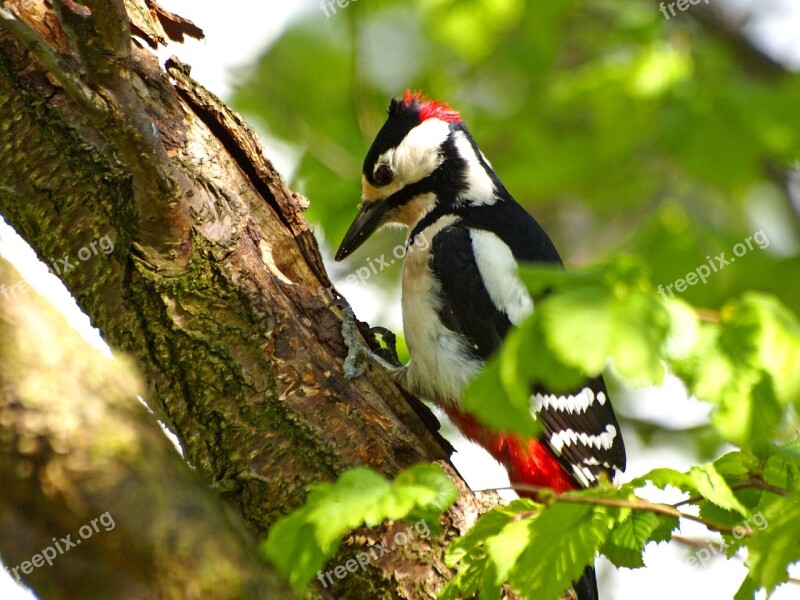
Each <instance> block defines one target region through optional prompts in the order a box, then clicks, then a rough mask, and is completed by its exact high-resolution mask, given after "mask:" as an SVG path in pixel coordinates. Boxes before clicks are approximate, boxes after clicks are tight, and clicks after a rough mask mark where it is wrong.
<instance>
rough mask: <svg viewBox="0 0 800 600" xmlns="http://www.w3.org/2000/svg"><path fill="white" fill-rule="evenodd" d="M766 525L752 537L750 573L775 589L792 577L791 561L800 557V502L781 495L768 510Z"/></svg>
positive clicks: (749, 562) (749, 548) (751, 576)
mask: <svg viewBox="0 0 800 600" xmlns="http://www.w3.org/2000/svg"><path fill="white" fill-rule="evenodd" d="M763 513H764V520H765V527H764V530H763V531H758V532H756V533H754V534H753V535H752V537H750V538H748V541H747V550H748V557H747V560H746V561H745V564H746V565H747V566H748V568H749V577H750V578H751V579H752V580H753V582H754V583H755V584H757V585H759V586H760V587H763V588H765V589H766V590H767V592H768V593H769V592H771V591H772V590H773V589H775V587H777V586H778V585H779V584H781V583H783V582H784V581H786V580H787V578H788V577H789V573H788V570H787V569H788V567H789V565H791V564H793V563H795V562H797V561H798V560H800V535H798V532H800V503H798V502H796V501H795V500H792V499H790V498H780V499H779V500H777V501H775V502H773V503H772V504H771V505H770V506H769V507H768V508H766V509H765V510H764V511H763Z"/></svg>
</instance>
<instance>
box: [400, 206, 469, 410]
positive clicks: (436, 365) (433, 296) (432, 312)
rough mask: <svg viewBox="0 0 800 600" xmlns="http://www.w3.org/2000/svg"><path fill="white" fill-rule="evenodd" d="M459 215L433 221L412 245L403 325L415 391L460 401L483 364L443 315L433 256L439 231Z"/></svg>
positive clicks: (408, 375)
mask: <svg viewBox="0 0 800 600" xmlns="http://www.w3.org/2000/svg"><path fill="white" fill-rule="evenodd" d="M457 220H458V218H457V217H453V216H448V217H443V218H441V219H439V220H438V221H436V222H435V223H434V224H433V225H431V226H429V227H427V228H426V229H425V230H424V231H423V232H422V233H421V234H420V236H421V237H420V236H418V237H417V241H416V242H415V244H414V245H411V246H410V247H409V251H408V253H407V254H406V258H405V263H404V265H403V300H402V304H403V331H404V333H405V336H406V343H407V344H408V350H409V354H410V355H411V358H410V360H409V362H408V365H407V370H406V384H407V386H408V389H409V391H410V392H412V393H414V394H417V395H419V396H422V397H423V398H427V399H429V400H438V401H441V402H458V401H459V399H460V397H461V391H462V390H463V388H464V386H465V385H466V383H467V382H468V381H469V380H470V379H471V378H472V377H473V376H474V375H475V373H476V372H477V371H478V369H479V368H480V367H481V366H482V363H481V361H479V360H476V359H475V358H474V357H473V356H472V355H471V353H470V349H469V344H468V342H467V340H466V338H464V336H462V335H461V334H458V333H455V332H453V331H451V330H449V329H448V328H447V327H445V326H444V325H443V324H442V322H441V320H440V319H439V314H438V310H439V308H440V307H441V298H440V287H439V283H438V282H437V281H436V280H435V279H434V278H433V277H431V275H430V269H429V267H428V261H429V260H430V246H431V244H432V241H433V237H434V236H435V235H436V234H437V233H438V232H439V231H440V230H442V229H443V228H444V227H447V226H449V225H452V224H453V223H455V222H456V221H457Z"/></svg>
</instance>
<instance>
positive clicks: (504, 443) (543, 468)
mask: <svg viewBox="0 0 800 600" xmlns="http://www.w3.org/2000/svg"><path fill="white" fill-rule="evenodd" d="M442 408H444V411H445V412H446V413H447V416H448V417H450V420H451V421H453V423H454V424H455V425H456V427H458V429H459V430H460V431H461V433H462V434H464V437H466V438H467V439H469V440H472V441H473V442H475V443H476V444H478V445H480V446H481V447H482V448H484V449H485V450H486V451H487V452H489V454H491V455H492V456H493V457H494V459H495V460H496V461H497V462H499V463H500V464H501V465H503V466H505V468H506V470H507V471H508V478H509V479H510V480H511V483H512V484H515V483H522V484H526V485H532V486H535V487H546V488H550V489H552V490H553V491H554V492H557V493H561V492H566V491H569V490H574V489H576V488H578V487H579V486H578V484H577V483H576V482H575V480H574V479H573V478H572V476H571V475H570V474H569V473H567V472H566V471H565V470H564V467H562V466H561V465H560V464H559V462H558V461H557V460H556V459H555V457H554V456H553V454H552V453H551V452H550V450H549V449H548V448H547V446H546V445H545V444H543V443H542V442H540V441H539V440H537V439H536V438H529V439H526V438H522V437H520V436H516V435H510V434H503V433H497V432H495V431H492V430H490V429H488V428H487V427H485V426H483V425H481V424H480V423H478V421H476V420H475V418H474V417H472V416H471V415H468V414H465V413H463V412H461V411H460V410H458V409H457V408H456V407H454V406H444V407H442ZM517 493H518V494H519V495H520V496H524V497H527V498H534V499H535V498H536V494H534V493H531V492H524V491H518V492H517Z"/></svg>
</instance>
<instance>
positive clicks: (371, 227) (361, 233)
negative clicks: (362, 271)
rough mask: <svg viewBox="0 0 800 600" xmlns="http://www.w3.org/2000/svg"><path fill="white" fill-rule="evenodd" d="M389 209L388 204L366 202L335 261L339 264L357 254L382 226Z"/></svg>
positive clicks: (346, 235) (348, 231)
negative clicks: (354, 253) (362, 245)
mask: <svg viewBox="0 0 800 600" xmlns="http://www.w3.org/2000/svg"><path fill="white" fill-rule="evenodd" d="M389 208H390V206H389V203H388V202H382V201H376V202H364V204H362V205H361V210H359V211H358V215H356V218H355V219H354V220H353V222H352V223H351V224H350V229H348V230H347V233H345V234H344V239H343V240H342V243H341V244H339V249H338V250H337V251H336V256H335V257H334V259H335V260H336V261H337V262H338V261H340V260H343V259H345V258H347V257H348V256H350V255H351V254H352V253H353V252H355V251H356V250H357V249H358V247H359V246H361V244H363V243H364V242H365V241H366V239H367V238H368V237H369V236H370V235H372V233H373V232H374V231H375V230H376V229H377V228H378V227H379V226H380V224H381V223H382V222H383V217H384V216H385V215H386V212H387V211H388V210H389Z"/></svg>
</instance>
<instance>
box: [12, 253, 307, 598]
mask: <svg viewBox="0 0 800 600" xmlns="http://www.w3.org/2000/svg"><path fill="white" fill-rule="evenodd" d="M18 277H19V274H17V273H15V272H14V271H13V269H12V268H11V267H10V265H9V264H8V263H7V262H6V261H5V260H4V259H0V289H2V290H3V291H4V292H7V291H8V289H9V288H8V284H10V283H11V281H12V279H13V280H16V279H18ZM42 339H46V340H48V343H46V344H43V343H41V340H42ZM141 390H142V386H141V383H140V382H139V379H138V376H136V375H134V373H133V369H132V368H131V365H130V363H129V361H128V359H127V358H125V357H122V356H120V357H118V358H117V359H111V358H106V357H104V356H103V355H102V353H101V352H100V351H99V350H95V349H93V348H91V347H89V345H88V344H87V343H86V342H85V341H84V340H83V339H82V338H81V337H80V336H79V334H78V333H77V332H76V331H75V330H74V329H72V328H71V327H70V326H69V325H68V324H67V323H66V320H65V319H64V317H63V316H61V315H60V314H58V313H56V311H55V309H54V308H53V307H52V306H51V305H50V304H49V303H47V302H46V301H45V300H43V299H42V298H40V297H39V296H38V295H37V294H35V293H34V292H31V291H28V292H26V293H24V294H22V293H18V292H16V291H15V292H13V293H12V294H5V293H4V298H2V299H0V487H1V488H2V489H3V490H5V491H4V493H3V494H2V497H0V550H1V551H2V555H3V561H4V563H5V564H6V565H7V566H9V568H10V572H11V575H12V577H15V578H16V579H17V580H23V581H24V582H25V583H26V584H28V585H30V586H31V587H32V588H33V589H34V590H35V591H36V592H37V594H38V595H39V597H40V598H42V599H43V600H47V599H51V598H56V599H62V598H63V599H66V598H70V599H72V598H75V599H77V598H81V599H88V598H101V597H102V598H110V597H115V598H131V599H145V598H178V597H187V595H191V596H195V597H214V598H279V599H283V598H289V597H292V595H291V592H290V590H289V588H288V587H287V586H286V584H285V583H284V582H283V581H282V580H281V579H280V578H279V577H278V576H277V575H276V574H275V573H274V572H273V571H272V569H271V568H270V567H269V565H267V564H266V563H264V562H262V561H261V560H259V559H258V551H257V548H256V543H255V539H254V538H253V537H252V536H251V535H250V534H249V533H248V532H246V531H245V529H244V526H243V523H242V522H241V521H240V519H239V518H238V517H236V516H234V515H233V514H232V513H231V511H230V510H229V509H228V508H227V507H225V506H224V505H223V503H222V502H221V501H220V500H219V498H218V497H217V495H216V494H215V493H213V492H211V491H210V490H209V489H208V488H207V487H206V486H205V485H203V484H202V482H201V481H200V480H199V478H198V477H197V475H196V473H194V472H193V471H192V470H190V469H189V468H188V467H187V466H186V464H185V462H184V461H183V459H182V458H181V457H180V456H179V455H178V453H177V452H175V449H174V448H173V447H172V445H171V444H170V442H169V441H168V440H167V438H166V437H165V436H164V435H163V433H162V432H161V431H160V430H159V428H158V426H157V425H156V423H155V421H154V419H153V417H152V415H151V414H150V413H148V412H147V410H146V409H145V408H144V406H143V405H142V404H141V402H139V400H138V399H137V395H138V394H140V393H141ZM57 540H61V542H59V543H58V544H56V543H55V542H56V541H57ZM71 544H74V545H71ZM79 544H80V545H79ZM47 559H49V560H47ZM43 560H44V561H46V563H50V564H45V563H44V562H43ZM43 566H44V567H46V568H41V567H43Z"/></svg>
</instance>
